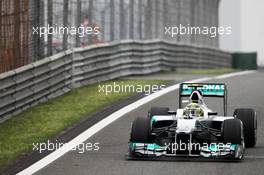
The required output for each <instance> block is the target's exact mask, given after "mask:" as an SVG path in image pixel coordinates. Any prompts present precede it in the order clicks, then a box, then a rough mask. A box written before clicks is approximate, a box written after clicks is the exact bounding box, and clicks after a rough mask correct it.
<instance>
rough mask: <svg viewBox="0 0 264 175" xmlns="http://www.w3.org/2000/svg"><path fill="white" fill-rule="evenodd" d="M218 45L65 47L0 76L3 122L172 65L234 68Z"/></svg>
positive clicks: (123, 43)
mask: <svg viewBox="0 0 264 175" xmlns="http://www.w3.org/2000/svg"><path fill="white" fill-rule="evenodd" d="M231 63H232V60H231V54H230V53H228V52H223V51H220V50H218V49H216V48H205V47H198V46H192V45H183V44H175V43H171V42H167V41H166V42H165V41H160V40H154V41H121V42H118V43H110V44H101V45H92V46H88V47H85V48H76V49H72V50H67V51H64V52H61V53H59V54H56V55H53V56H51V57H48V58H45V59H42V60H40V61H37V62H34V63H32V64H29V65H26V66H23V67H20V68H18V69H15V70H13V71H9V72H6V73H3V74H0V99H1V100H0V122H3V121H5V120H6V119H8V118H10V117H12V116H14V115H15V114H18V113H20V112H21V111H24V110H25V109H27V108H30V107H32V106H34V105H36V104H38V103H40V102H44V101H47V100H49V99H51V98H54V97H57V96H59V95H62V94H64V93H66V92H68V91H70V90H71V89H72V88H76V87H80V86H83V85H88V84H92V83H96V82H100V81H105V80H111V79H115V78H119V77H123V76H128V75H144V74H150V73H153V72H159V71H161V70H168V69H172V68H220V67H231Z"/></svg>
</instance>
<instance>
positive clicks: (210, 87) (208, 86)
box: [179, 83, 227, 116]
mask: <svg viewBox="0 0 264 175" xmlns="http://www.w3.org/2000/svg"><path fill="white" fill-rule="evenodd" d="M195 90H199V91H200V92H201V94H202V96H203V97H217V98H223V104H224V106H223V107H224V115H225V116H226V115H227V88H226V85H225V84H220V83H181V84H180V92H179V93H180V94H179V108H182V97H189V96H190V95H191V94H192V92H193V91H195Z"/></svg>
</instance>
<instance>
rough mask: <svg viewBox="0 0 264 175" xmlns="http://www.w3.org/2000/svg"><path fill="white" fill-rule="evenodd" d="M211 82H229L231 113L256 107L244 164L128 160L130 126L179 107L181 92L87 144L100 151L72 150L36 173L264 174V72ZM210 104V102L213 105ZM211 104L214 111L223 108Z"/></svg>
mask: <svg viewBox="0 0 264 175" xmlns="http://www.w3.org/2000/svg"><path fill="white" fill-rule="evenodd" d="M210 82H219V83H222V82H223V83H226V84H227V88H228V114H229V115H232V114H233V111H234V109H235V108H241V107H246V108H254V109H255V110H256V111H257V114H258V142H257V145H256V147H255V148H250V149H247V150H246V157H245V159H244V160H243V161H241V162H223V161H210V160H209V161H205V160H202V161H200V160H197V159H196V160H192V159H184V160H182V159H180V160H175V161H166V160H162V161H154V160H150V161H139V160H133V161H131V160H127V159H126V153H127V143H128V139H129V133H130V126H131V122H132V121H133V119H134V118H135V117H137V116H143V115H146V114H147V111H148V110H149V108H150V107H151V106H168V107H170V108H171V109H176V108H177V106H178V90H175V91H173V92H170V93H168V94H166V95H163V96H162V97H160V98H157V99H155V100H153V101H152V102H150V103H148V104H146V105H143V106H141V107H140V108H138V109H137V110H134V111H132V112H130V113H128V114H127V115H125V116H124V117H122V118H121V119H119V120H117V121H115V122H114V123H112V124H110V125H109V126H107V127H106V128H104V129H103V130H101V131H100V132H98V133H97V134H95V135H94V136H93V137H92V138H91V139H89V140H87V141H86V142H91V143H99V147H100V149H99V151H88V152H85V153H84V154H79V153H77V152H76V151H71V152H69V153H67V154H65V155H64V156H63V157H61V158H59V159H58V160H56V161H55V162H53V163H51V164H50V165H48V166H47V167H45V168H43V169H42V170H40V171H39V172H37V173H36V174H38V175H48V174H58V175H65V174H69V175H72V174H76V175H78V174H89V175H93V174H99V175H104V174H114V175H118V174H120V175H123V174H131V175H135V174H150V175H153V174H157V175H160V174H166V175H172V174H188V175H192V174H195V175H199V174H201V175H205V174H210V175H212V174H219V175H220V174H221V175H222V174H239V175H244V174H245V175H249V174H251V175H252V174H263V172H264V138H263V137H264V123H263V122H264V72H256V73H252V74H248V75H242V76H235V77H230V78H226V79H222V80H212V81H210ZM210 103H211V102H210ZM210 103H209V104H208V106H209V107H210V105H211V106H212V107H213V108H220V107H219V106H220V105H221V104H220V103H219V104H218V103H217V106H216V105H213V104H210Z"/></svg>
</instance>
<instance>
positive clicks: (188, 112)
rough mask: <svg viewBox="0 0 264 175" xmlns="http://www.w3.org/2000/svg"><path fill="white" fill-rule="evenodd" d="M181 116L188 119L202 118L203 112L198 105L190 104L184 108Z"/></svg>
mask: <svg viewBox="0 0 264 175" xmlns="http://www.w3.org/2000/svg"><path fill="white" fill-rule="evenodd" d="M183 115H184V116H188V117H203V116H204V111H203V109H202V108H201V107H200V105H199V104H197V103H190V104H188V105H187V106H186V107H185V108H184V110H183Z"/></svg>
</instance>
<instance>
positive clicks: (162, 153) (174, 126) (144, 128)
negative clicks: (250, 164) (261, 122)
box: [128, 83, 257, 160]
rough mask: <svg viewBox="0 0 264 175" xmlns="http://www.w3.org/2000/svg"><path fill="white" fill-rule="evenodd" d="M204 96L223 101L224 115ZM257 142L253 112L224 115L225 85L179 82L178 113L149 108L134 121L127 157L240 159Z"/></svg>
mask: <svg viewBox="0 0 264 175" xmlns="http://www.w3.org/2000/svg"><path fill="white" fill-rule="evenodd" d="M206 97H217V98H222V99H223V113H224V115H222V116H218V113H217V112H215V111H213V110H211V109H209V108H208V107H207V105H206V104H205V98H206ZM186 98H187V100H186ZM185 104H187V105H185ZM183 105H185V106H184V107H183ZM256 141H257V115H256V112H255V110H253V109H236V110H235V111H234V115H233V116H227V89H226V85H225V84H216V83H214V84H212V83H206V84H205V83H198V84H195V83H182V84H180V88H179V109H178V110H177V111H170V110H169V108H167V107H152V108H151V109H150V110H149V112H148V115H147V116H144V117H138V118H136V119H135V120H134V122H133V124H132V128H131V135H130V141H129V153H128V154H129V158H137V159H138V158H149V157H178V156H184V157H205V158H221V159H230V160H241V159H243V157H244V151H245V147H254V146H255V145H256Z"/></svg>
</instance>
